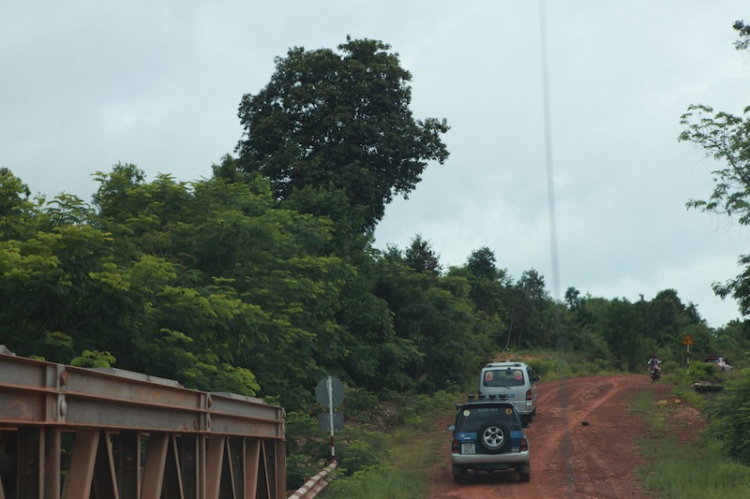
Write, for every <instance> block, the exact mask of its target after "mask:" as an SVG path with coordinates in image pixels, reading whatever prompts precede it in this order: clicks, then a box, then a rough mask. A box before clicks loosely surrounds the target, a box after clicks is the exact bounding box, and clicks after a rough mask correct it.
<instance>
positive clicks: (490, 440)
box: [477, 421, 510, 454]
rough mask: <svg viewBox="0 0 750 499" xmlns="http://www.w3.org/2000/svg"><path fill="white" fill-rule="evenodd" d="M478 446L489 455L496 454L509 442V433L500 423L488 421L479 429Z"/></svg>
mask: <svg viewBox="0 0 750 499" xmlns="http://www.w3.org/2000/svg"><path fill="white" fill-rule="evenodd" d="M477 437H478V438H477V441H478V442H479V446H480V447H482V448H483V449H484V450H485V451H486V452H488V453H490V454H498V453H499V452H501V451H502V450H503V449H504V448H505V447H506V446H507V445H508V442H509V441H510V431H509V430H508V428H507V427H506V426H505V425H504V424H502V423H501V422H500V421H489V422H487V423H485V424H483V425H482V426H481V427H480V428H479V432H478V434H477Z"/></svg>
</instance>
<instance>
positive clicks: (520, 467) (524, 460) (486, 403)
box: [448, 397, 531, 483]
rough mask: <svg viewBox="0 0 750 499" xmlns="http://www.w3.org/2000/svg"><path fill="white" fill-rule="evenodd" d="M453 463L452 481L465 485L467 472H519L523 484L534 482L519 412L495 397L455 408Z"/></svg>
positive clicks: (524, 425)
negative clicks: (531, 480)
mask: <svg viewBox="0 0 750 499" xmlns="http://www.w3.org/2000/svg"><path fill="white" fill-rule="evenodd" d="M456 409H457V412H456V423H455V424H453V425H451V426H449V427H448V429H449V430H450V431H452V432H453V441H452V443H451V461H452V467H453V479H454V481H455V482H456V483H464V481H465V478H466V474H467V472H468V471H470V470H471V471H486V472H495V471H516V472H517V473H518V475H519V477H520V479H521V481H522V482H528V481H529V480H530V479H531V465H530V461H529V441H528V439H527V438H526V434H525V433H524V428H528V426H529V425H528V423H522V422H521V417H520V416H519V415H518V410H517V409H516V408H515V406H514V405H513V404H511V403H509V402H505V401H503V400H499V399H496V398H494V397H493V398H491V399H490V398H485V399H482V400H469V401H468V402H466V403H465V404H457V405H456Z"/></svg>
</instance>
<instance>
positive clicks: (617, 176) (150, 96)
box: [0, 0, 750, 327]
mask: <svg viewBox="0 0 750 499" xmlns="http://www.w3.org/2000/svg"><path fill="white" fill-rule="evenodd" d="M747 7H748V3H747V0H743V1H740V0H711V1H705V0H661V1H658V2H657V1H653V0H630V1H628V2H614V1H606V2H605V1H594V0H588V1H583V0H577V1H576V0H547V3H546V14H547V16H546V19H547V23H546V25H547V30H546V37H547V41H548V60H549V66H548V74H549V91H550V92H549V99H550V116H551V121H550V131H551V158H552V170H553V172H554V187H555V190H554V197H555V212H554V213H555V219H556V222H557V223H556V229H557V230H556V235H557V237H556V242H557V245H556V249H557V261H558V263H559V267H558V269H559V270H558V273H557V275H558V276H559V279H555V273H554V272H553V270H552V265H553V252H552V241H553V239H552V238H551V230H550V216H549V214H550V205H549V203H548V191H547V173H546V172H547V166H546V163H545V134H544V127H545V122H544V111H543V102H544V101H543V93H542V62H541V50H540V2H539V1H537V0H517V1H504V0H488V1H477V0H465V1H442V0H429V1H427V0H420V1H408V0H399V1H392V0H381V1H378V2H354V1H351V0H349V1H344V0H339V1H335V0H316V1H313V0H276V1H273V2H271V1H230V0H215V1H213V2H208V1H205V2H199V1H190V0H159V1H156V2H155V1H152V0H149V1H140V0H130V1H128V2H113V1H106V0H77V1H76V0H71V1H64V2H61V1H59V0H54V1H52V0H48V1H42V0H39V1H37V0H30V1H26V2H21V1H12V0H0V68H1V69H2V73H1V74H2V77H1V78H0V166H6V167H8V168H10V169H11V170H12V171H13V173H14V174H16V175H17V176H19V177H20V178H21V179H22V180H23V181H24V182H25V183H26V184H27V185H28V186H29V188H30V189H31V191H32V192H33V193H35V194H43V195H46V196H47V197H48V198H52V197H54V196H56V195H58V194H60V193H62V192H67V193H71V194H76V195H78V196H79V197H81V198H82V199H84V200H86V201H90V199H91V195H92V194H93V193H94V191H95V189H96V184H95V183H94V182H93V180H92V174H93V173H94V172H96V171H109V170H110V169H111V167H112V165H114V164H116V163H118V162H123V163H125V162H127V163H134V164H136V165H138V167H140V168H141V169H142V170H144V171H145V172H146V173H147V174H148V176H149V180H151V179H153V178H154V176H155V175H156V174H157V173H169V174H171V175H173V176H174V177H175V178H176V179H178V180H183V181H192V180H199V179H201V178H208V177H210V176H211V165H212V164H213V163H218V162H219V160H220V159H221V157H222V156H223V155H224V154H227V153H232V152H233V151H234V148H235V146H236V144H237V142H238V140H239V139H240V138H241V134H242V129H241V127H240V124H239V120H238V118H237V108H238V105H239V102H240V99H241V97H242V95H243V94H246V93H251V94H254V93H257V92H258V91H259V90H260V89H261V88H262V87H263V86H265V85H266V84H267V83H268V81H269V78H270V77H271V75H272V73H273V70H274V61H273V60H274V57H276V56H284V55H285V54H286V52H287V50H288V49H289V48H290V47H297V46H302V47H304V48H306V49H317V48H322V47H327V48H334V47H336V46H337V45H339V44H341V43H344V42H345V40H346V36H347V35H350V36H351V37H353V38H374V39H378V40H382V41H384V42H386V43H388V44H390V45H391V46H392V50H393V51H395V52H397V53H398V54H399V55H400V58H401V62H402V65H403V66H404V67H405V68H406V69H408V70H409V71H410V72H411V73H412V75H413V80H412V97H413V98H412V106H411V107H412V110H413V112H414V115H415V117H416V118H419V119H422V118H428V117H436V118H446V119H447V120H448V124H449V125H450V126H451V130H450V131H449V132H448V133H447V134H446V135H445V136H444V140H445V142H446V144H447V146H448V149H449V151H450V152H451V156H450V158H449V159H448V161H447V162H446V163H445V164H444V165H439V164H431V165H429V166H428V168H427V170H426V172H425V174H424V177H423V181H422V182H421V183H420V184H418V185H417V188H416V190H415V191H414V192H413V193H412V194H411V195H410V197H409V200H403V199H400V198H399V199H398V200H396V201H394V202H393V203H392V204H391V205H389V207H388V208H387V210H386V215H385V218H384V220H383V221H382V222H381V223H380V225H379V226H378V229H377V231H376V238H377V240H376V244H375V245H376V247H378V248H381V249H383V248H385V246H386V244H395V245H396V246H398V247H401V248H404V247H406V246H408V244H409V243H410V240H411V239H412V238H413V237H414V236H415V235H416V234H420V235H421V236H422V237H423V238H425V239H428V240H430V241H431V243H432V246H433V248H434V249H435V250H436V251H437V252H438V253H439V254H440V257H441V258H440V260H441V263H442V264H443V266H444V267H447V266H449V265H460V264H463V263H465V261H466V259H467V257H468V256H469V255H470V253H471V252H472V251H473V250H476V249H479V248H481V247H483V246H487V247H489V248H490V249H492V250H493V251H494V252H495V255H496V257H497V264H498V266H499V267H500V268H504V269H507V270H508V272H509V273H510V275H511V276H512V277H513V278H514V279H518V278H519V277H520V276H521V274H522V273H523V272H524V271H526V270H529V269H536V270H537V271H538V272H540V273H541V274H542V275H543V276H545V280H546V282H547V285H548V289H549V290H550V293H552V294H553V295H554V296H555V297H557V298H562V295H563V294H564V292H565V289H567V288H568V287H569V286H574V287H576V288H577V289H578V290H579V291H581V292H582V293H583V294H584V295H585V294H590V295H592V296H597V297H604V298H626V299H628V300H630V301H637V300H638V299H639V297H640V295H643V296H644V298H645V299H647V300H650V299H652V298H653V297H654V296H655V295H656V293H658V292H659V291H661V290H664V289H669V288H671V289H675V290H677V292H678V294H679V296H680V298H681V299H682V300H683V302H684V303H688V302H693V303H695V304H696V305H697V307H698V311H699V312H700V314H701V315H702V316H703V317H704V318H705V319H706V320H707V321H708V323H709V324H710V325H712V326H715V327H718V326H721V325H723V324H725V323H726V322H728V321H730V320H732V319H735V318H738V312H737V306H736V303H735V302H734V301H732V300H728V301H722V300H720V299H719V298H718V297H716V296H714V295H713V292H712V291H711V284H712V282H715V281H721V282H723V281H726V280H728V279H731V278H733V277H734V276H736V275H737V274H738V273H739V268H738V266H737V258H738V256H739V255H741V254H744V253H750V251H748V250H749V249H750V248H749V247H748V246H749V245H748V243H750V237H748V230H747V229H743V228H741V227H739V226H737V225H736V224H733V223H732V222H731V221H729V220H726V219H722V218H717V217H715V216H711V215H707V214H703V213H700V212H698V211H695V210H690V211H687V210H686V209H685V203H686V201H688V200H689V199H691V198H706V197H708V196H709V195H710V193H711V191H712V188H713V183H712V178H711V175H710V172H711V170H712V169H715V167H716V166H717V164H716V163H712V161H711V160H707V159H704V155H703V152H702V151H700V150H698V149H696V148H695V147H694V146H692V145H691V144H687V143H679V142H677V136H678V135H679V133H680V131H681V130H682V127H681V126H680V124H679V120H680V116H681V115H682V114H683V113H684V112H685V111H686V109H687V106H688V105H690V104H695V103H701V104H708V105H711V106H713V107H714V108H715V109H717V110H723V111H728V112H732V113H735V114H740V113H741V112H742V109H743V108H744V107H745V106H747V105H750V55H749V53H748V52H747V51H745V52H738V51H736V50H735V49H734V47H733V45H732V43H733V42H734V41H735V40H736V39H737V37H736V36H735V32H734V30H732V28H731V26H732V24H733V23H734V21H736V20H738V19H744V20H746V21H747V20H750V18H749V17H748V9H747Z"/></svg>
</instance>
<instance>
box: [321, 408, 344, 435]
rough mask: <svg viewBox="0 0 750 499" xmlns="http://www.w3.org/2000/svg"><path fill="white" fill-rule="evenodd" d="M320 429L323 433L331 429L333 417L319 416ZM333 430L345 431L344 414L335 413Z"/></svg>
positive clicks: (327, 415)
mask: <svg viewBox="0 0 750 499" xmlns="http://www.w3.org/2000/svg"><path fill="white" fill-rule="evenodd" d="M318 428H320V430H321V431H326V430H329V429H330V428H331V415H330V414H327V413H325V412H324V413H323V414H318ZM333 429H334V430H343V429H344V413H343V412H334V413H333Z"/></svg>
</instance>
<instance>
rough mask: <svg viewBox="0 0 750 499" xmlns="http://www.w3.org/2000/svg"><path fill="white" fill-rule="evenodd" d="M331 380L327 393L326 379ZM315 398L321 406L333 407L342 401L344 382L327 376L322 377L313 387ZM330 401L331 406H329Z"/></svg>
mask: <svg viewBox="0 0 750 499" xmlns="http://www.w3.org/2000/svg"><path fill="white" fill-rule="evenodd" d="M329 379H330V380H331V393H330V394H329V393H328V380H329ZM315 398H317V399H318V403H319V404H320V405H322V406H323V407H328V408H329V409H333V408H334V407H338V406H340V405H341V402H343V401H344V384H343V383H342V382H341V380H339V379H337V378H334V377H332V376H329V377H327V378H323V379H321V380H320V382H319V383H318V386H316V387H315ZM331 403H332V404H333V406H331Z"/></svg>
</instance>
